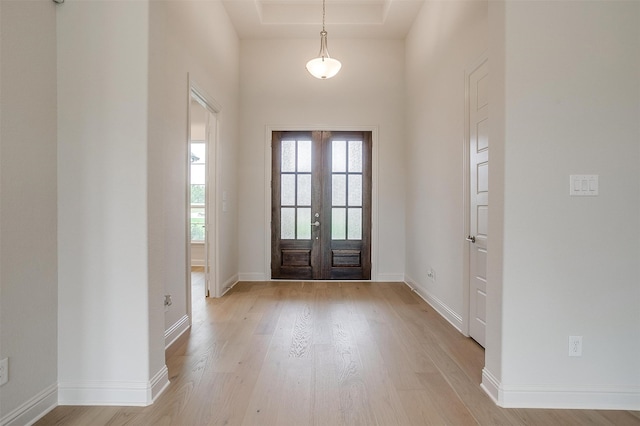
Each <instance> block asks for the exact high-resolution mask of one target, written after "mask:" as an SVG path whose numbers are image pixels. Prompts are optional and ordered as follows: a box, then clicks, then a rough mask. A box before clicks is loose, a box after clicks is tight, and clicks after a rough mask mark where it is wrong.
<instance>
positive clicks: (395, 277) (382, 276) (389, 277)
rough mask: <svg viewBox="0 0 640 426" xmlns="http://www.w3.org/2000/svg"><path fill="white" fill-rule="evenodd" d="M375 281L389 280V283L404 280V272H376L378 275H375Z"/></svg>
mask: <svg viewBox="0 0 640 426" xmlns="http://www.w3.org/2000/svg"><path fill="white" fill-rule="evenodd" d="M376 282H391V283H396V282H400V283H401V282H404V274H402V273H398V274H378V276H377V277H376Z"/></svg>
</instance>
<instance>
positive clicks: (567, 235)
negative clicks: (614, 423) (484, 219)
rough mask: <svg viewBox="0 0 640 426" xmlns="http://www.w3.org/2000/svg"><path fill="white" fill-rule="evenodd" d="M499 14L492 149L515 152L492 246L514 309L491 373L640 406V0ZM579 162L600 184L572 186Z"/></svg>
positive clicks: (504, 393)
mask: <svg viewBox="0 0 640 426" xmlns="http://www.w3.org/2000/svg"><path fill="white" fill-rule="evenodd" d="M490 13H491V15H492V22H493V23H494V24H495V25H493V24H492V25H491V29H492V30H491V31H492V35H491V40H492V52H495V55H496V57H495V61H494V57H493V56H492V57H491V58H490V60H491V61H492V62H491V76H492V77H495V76H500V78H502V83H501V84H499V85H494V86H493V89H494V92H492V95H493V97H492V99H491V105H492V111H497V114H498V115H499V116H501V117H503V120H502V123H501V127H502V128H501V129H497V131H496V132H495V135H492V141H491V144H492V148H491V149H492V155H493V153H494V152H496V153H498V157H499V158H501V159H503V161H504V162H503V164H502V166H501V167H502V169H500V166H499V165H500V164H501V163H502V161H498V163H496V164H494V162H493V160H492V164H491V169H492V172H496V173H498V175H503V176H504V188H503V189H502V190H501V192H502V193H501V196H500V198H501V199H499V200H495V199H492V200H491V209H494V208H496V209H498V210H499V211H500V214H499V215H498V216H503V222H502V224H500V223H496V222H495V220H494V221H492V222H491V225H490V226H492V227H490V229H489V230H490V232H492V230H493V229H495V228H496V227H502V229H500V231H499V233H500V234H501V235H502V238H501V241H496V244H498V245H500V246H501V247H500V249H499V251H500V252H503V253H504V255H503V258H502V259H497V258H490V261H489V278H490V283H491V286H490V287H489V298H490V299H492V298H493V296H492V290H493V289H496V287H498V292H497V294H498V295H499V296H500V297H501V298H502V300H501V301H495V300H493V301H492V302H491V303H492V306H494V307H496V308H497V309H498V310H499V309H500V306H502V307H503V309H502V312H496V313H495V315H496V317H497V318H499V316H500V315H501V319H500V322H501V324H499V323H497V322H496V321H495V318H496V317H490V318H489V321H488V325H490V328H491V329H492V331H491V335H490V336H489V335H488V337H490V339H489V340H488V346H487V352H486V356H487V367H486V371H485V376H484V380H483V382H484V383H485V385H486V386H487V387H488V388H489V389H490V390H492V391H493V394H494V396H495V397H496V398H497V399H498V400H499V403H500V404H502V405H504V406H547V407H549V406H564V407H591V408H626V409H635V410H638V409H640V261H639V260H640V220H639V219H638V218H639V217H640V167H638V164H639V163H640V127H639V126H640V125H639V123H640V3H638V2H505V3H498V2H495V4H492V5H491V12H490ZM492 117H493V116H492ZM492 120H493V118H492ZM494 136H495V137H494ZM494 148H495V149H494ZM495 166H498V167H497V168H496V167H495ZM490 173H491V172H490ZM570 174H598V175H599V176H600V195H599V196H598V197H595V198H578V197H569V195H568V192H569V189H568V186H569V175H570ZM495 182H496V181H495V178H494V179H493V180H491V183H492V184H493V183H495ZM492 191H493V190H492ZM492 194H493V192H492ZM491 214H493V210H491ZM492 241H493V240H492ZM492 244H493V243H492ZM499 287H501V289H500V288H499ZM500 291H501V294H500ZM493 315H494V314H492V316H493ZM569 335H579V336H583V339H584V340H583V355H582V357H581V358H570V357H568V356H567V354H568V336H569ZM495 343H497V344H496V345H495V346H494V344H495ZM500 345H501V346H500Z"/></svg>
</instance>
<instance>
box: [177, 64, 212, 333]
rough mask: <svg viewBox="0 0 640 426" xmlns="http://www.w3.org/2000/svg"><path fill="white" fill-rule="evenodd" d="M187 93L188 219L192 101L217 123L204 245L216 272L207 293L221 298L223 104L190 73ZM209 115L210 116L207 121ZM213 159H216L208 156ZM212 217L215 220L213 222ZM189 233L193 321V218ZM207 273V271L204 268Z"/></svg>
mask: <svg viewBox="0 0 640 426" xmlns="http://www.w3.org/2000/svg"><path fill="white" fill-rule="evenodd" d="M188 87H189V90H188V93H187V123H188V125H187V143H186V150H187V157H186V158H187V170H186V177H185V180H186V188H187V191H186V202H185V206H186V210H187V216H186V217H187V218H189V217H190V214H191V212H190V195H189V194H190V183H189V176H190V168H189V164H190V158H191V155H190V141H191V114H192V113H191V101H192V100H195V101H197V102H198V103H199V104H200V105H202V107H204V108H205V109H206V110H207V111H208V112H209V113H210V114H211V115H213V116H214V117H215V122H216V126H215V129H214V130H213V132H210V131H209V130H207V151H206V155H207V159H206V161H205V164H206V168H207V179H208V180H207V188H206V201H205V205H206V208H205V212H206V219H205V220H206V224H205V230H206V232H205V235H206V237H205V244H206V246H207V248H206V249H205V252H206V256H207V259H206V262H205V263H206V265H207V266H206V267H208V268H209V270H212V271H213V273H211V274H209V282H208V283H206V284H205V292H206V293H207V294H208V295H209V296H213V297H219V296H220V289H219V282H220V280H219V271H218V269H219V267H218V266H219V242H218V236H219V220H220V219H219V216H220V214H219V213H220V201H219V198H220V197H219V193H220V190H219V188H218V186H219V182H220V179H219V177H218V174H219V171H220V165H219V161H220V159H219V157H220V156H219V152H218V151H219V144H218V140H219V128H220V126H219V114H220V111H221V107H220V105H219V104H218V103H217V102H216V101H215V100H214V99H213V98H212V97H211V96H209V95H208V94H207V93H206V92H205V91H204V90H203V89H202V88H201V87H200V86H199V85H198V84H197V83H196V82H195V81H194V80H193V78H192V77H191V76H190V75H188ZM208 120H209V118H207V121H208ZM210 158H213V161H210V160H209V159H210ZM212 218H213V223H212V222H210V221H211V219H212ZM186 222H187V223H186V226H187V233H186V241H185V243H186V246H187V250H186V261H185V263H186V265H187V267H186V285H187V301H188V303H187V314H188V315H189V321H190V322H191V321H192V315H191V312H192V310H191V223H190V222H191V221H190V220H187V221H186ZM205 272H206V271H205Z"/></svg>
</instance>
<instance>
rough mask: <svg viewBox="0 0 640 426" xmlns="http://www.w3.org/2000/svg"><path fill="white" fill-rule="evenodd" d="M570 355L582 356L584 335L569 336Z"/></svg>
mask: <svg viewBox="0 0 640 426" xmlns="http://www.w3.org/2000/svg"><path fill="white" fill-rule="evenodd" d="M569 356H582V336H569Z"/></svg>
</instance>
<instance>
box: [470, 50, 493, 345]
mask: <svg viewBox="0 0 640 426" xmlns="http://www.w3.org/2000/svg"><path fill="white" fill-rule="evenodd" d="M488 73H489V68H488V64H487V61H486V60H484V61H483V62H482V63H481V64H480V65H479V66H478V67H476V68H475V69H474V70H473V71H472V72H471V73H470V74H469V80H468V84H469V99H468V102H469V105H468V106H469V109H468V111H469V149H470V152H469V160H470V161H469V162H470V164H469V167H470V173H469V178H470V179H469V180H470V181H469V195H470V200H469V208H470V211H469V232H470V234H469V236H468V237H467V240H468V241H469V335H470V336H471V338H473V339H474V340H475V341H477V342H478V343H480V344H481V345H482V346H484V344H485V321H486V299H487V238H488V235H487V225H488V219H489V216H488V207H489V133H488V132H489V128H488V127H489V126H488V124H489V115H488V112H489V99H488V80H489V78H488Z"/></svg>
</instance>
